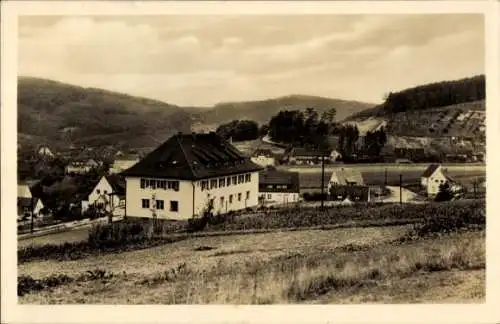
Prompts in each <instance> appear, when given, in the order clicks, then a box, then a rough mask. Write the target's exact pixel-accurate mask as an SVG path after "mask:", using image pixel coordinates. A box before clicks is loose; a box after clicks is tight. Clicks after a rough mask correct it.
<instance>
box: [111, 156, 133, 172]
mask: <svg viewBox="0 0 500 324" xmlns="http://www.w3.org/2000/svg"><path fill="white" fill-rule="evenodd" d="M137 162H139V156H137V155H130V154H129V155H123V154H122V155H120V156H119V157H117V158H116V160H115V161H114V162H113V165H112V166H111V168H110V169H109V173H111V174H114V173H120V172H123V171H125V170H127V169H129V168H131V167H132V166H134V165H135V164H136V163H137Z"/></svg>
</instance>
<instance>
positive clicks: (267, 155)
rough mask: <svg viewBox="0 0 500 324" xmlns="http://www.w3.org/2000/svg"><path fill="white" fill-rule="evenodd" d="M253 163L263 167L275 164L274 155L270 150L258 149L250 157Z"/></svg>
mask: <svg viewBox="0 0 500 324" xmlns="http://www.w3.org/2000/svg"><path fill="white" fill-rule="evenodd" d="M250 159H251V160H252V162H253V163H255V164H258V165H260V166H263V167H267V166H274V165H276V157H275V155H274V153H273V152H271V150H265V149H258V150H256V151H255V152H254V153H253V154H252V156H251V157H250Z"/></svg>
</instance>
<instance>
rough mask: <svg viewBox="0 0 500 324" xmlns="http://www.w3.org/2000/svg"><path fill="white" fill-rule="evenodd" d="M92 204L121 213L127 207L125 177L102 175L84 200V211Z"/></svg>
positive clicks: (107, 210)
mask: <svg viewBox="0 0 500 324" xmlns="http://www.w3.org/2000/svg"><path fill="white" fill-rule="evenodd" d="M91 206H94V207H96V208H98V209H101V210H104V211H106V212H113V213H114V214H119V212H121V211H122V210H123V208H124V207H125V179H123V178H122V177H120V176H119V175H107V176H103V177H101V179H100V180H99V182H98V183H97V184H96V185H95V186H94V187H93V188H92V190H91V191H90V193H89V194H88V195H87V196H86V199H85V200H82V213H84V212H85V211H86V210H88V209H89V208H90V207H91ZM120 207H121V208H120Z"/></svg>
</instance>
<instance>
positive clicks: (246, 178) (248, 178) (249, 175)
mask: <svg viewBox="0 0 500 324" xmlns="http://www.w3.org/2000/svg"><path fill="white" fill-rule="evenodd" d="M250 180H251V174H250V173H248V174H245V182H250Z"/></svg>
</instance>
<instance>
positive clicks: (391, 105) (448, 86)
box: [382, 75, 486, 113]
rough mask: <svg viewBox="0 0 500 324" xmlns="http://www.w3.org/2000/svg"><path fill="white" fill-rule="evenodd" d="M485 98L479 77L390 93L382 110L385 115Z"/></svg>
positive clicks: (482, 79) (484, 85)
mask: <svg viewBox="0 0 500 324" xmlns="http://www.w3.org/2000/svg"><path fill="white" fill-rule="evenodd" d="M485 97H486V83H485V76H484V75H480V76H475V77H472V78H466V79H461V80H456V81H444V82H437V83H431V84H426V85H422V86H418V87H414V88H410V89H405V90H403V91H399V92H391V93H389V94H388V95H387V97H386V100H385V102H384V104H383V105H382V108H383V111H384V112H385V113H398V112H403V111H412V110H424V109H429V108H437V107H445V106H450V105H456V104H460V103H464V102H471V101H478V100H484V99H485Z"/></svg>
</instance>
